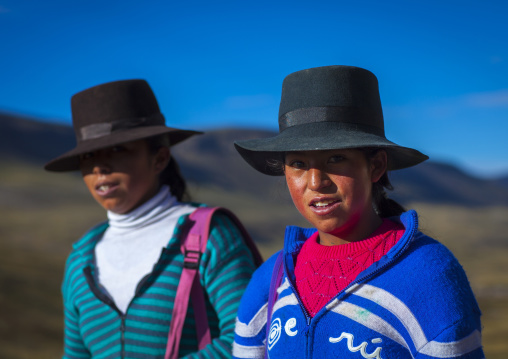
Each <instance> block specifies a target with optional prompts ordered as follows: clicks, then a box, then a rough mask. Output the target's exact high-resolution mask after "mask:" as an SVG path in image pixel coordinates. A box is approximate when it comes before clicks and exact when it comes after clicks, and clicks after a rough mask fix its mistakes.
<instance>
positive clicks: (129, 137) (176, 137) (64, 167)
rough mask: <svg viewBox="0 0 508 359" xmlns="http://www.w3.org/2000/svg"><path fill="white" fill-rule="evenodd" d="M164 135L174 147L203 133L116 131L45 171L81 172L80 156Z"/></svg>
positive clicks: (80, 147) (159, 129)
mask: <svg viewBox="0 0 508 359" xmlns="http://www.w3.org/2000/svg"><path fill="white" fill-rule="evenodd" d="M163 134H168V137H169V143H170V145H171V146H173V145H176V144H177V143H179V142H182V141H184V140H186V139H188V138H189V137H191V136H193V135H198V134H202V132H199V131H191V130H180V129H176V128H171V127H167V126H146V127H137V128H135V129H127V130H122V131H115V132H113V133H111V134H109V135H107V136H104V137H99V138H94V139H92V140H87V141H82V142H80V143H78V145H77V146H76V147H75V148H74V149H72V150H70V151H68V152H66V153H64V154H62V155H60V156H59V157H57V158H55V159H53V160H51V161H49V162H48V163H46V165H45V166H44V169H46V170H47V171H53V172H68V171H76V170H79V156H80V155H82V154H84V153H87V152H91V151H96V150H99V149H101V148H106V147H111V146H115V145H118V144H121V143H125V142H130V141H136V140H141V139H145V138H149V137H153V136H157V135H163Z"/></svg>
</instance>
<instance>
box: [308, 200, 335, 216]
mask: <svg viewBox="0 0 508 359" xmlns="http://www.w3.org/2000/svg"><path fill="white" fill-rule="evenodd" d="M340 203H341V201H340V200H338V199H317V200H313V201H312V202H311V203H310V205H309V207H310V208H311V210H312V211H313V212H314V213H316V214H318V215H322V216H324V215H328V214H330V213H331V212H333V211H334V210H335V209H336V208H337V207H338V206H340Z"/></svg>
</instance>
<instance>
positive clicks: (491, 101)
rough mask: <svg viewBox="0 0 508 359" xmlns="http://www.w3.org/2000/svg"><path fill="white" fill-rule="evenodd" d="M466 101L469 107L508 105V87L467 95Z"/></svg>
mask: <svg viewBox="0 0 508 359" xmlns="http://www.w3.org/2000/svg"><path fill="white" fill-rule="evenodd" d="M464 103H465V105H467V106H469V107H482V108H485V107H488V108H494V107H508V89H502V90H498V91H492V92H482V93H476V94H470V95H466V96H465V97H464Z"/></svg>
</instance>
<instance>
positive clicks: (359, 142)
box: [235, 122, 429, 176]
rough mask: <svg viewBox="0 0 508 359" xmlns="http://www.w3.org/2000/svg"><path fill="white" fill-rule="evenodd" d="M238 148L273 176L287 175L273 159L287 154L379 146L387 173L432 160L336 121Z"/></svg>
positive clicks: (238, 143) (289, 130)
mask: <svg viewBox="0 0 508 359" xmlns="http://www.w3.org/2000/svg"><path fill="white" fill-rule="evenodd" d="M235 147H236V149H237V151H238V152H239V153H240V155H241V156H242V157H243V158H244V160H245V161H246V162H247V163H248V164H250V165H251V166H252V167H254V168H255V169H256V170H258V171H259V172H261V173H264V174H267V175H270V176H281V175H283V174H284V172H283V171H282V168H281V167H280V166H273V165H272V163H273V160H276V161H283V160H284V153H285V152H294V151H319V150H333V149H354V148H365V147H376V148H381V149H384V150H385V151H386V152H387V154H388V168H387V169H388V170H398V169H402V168H407V167H411V166H414V165H417V164H418V163H420V162H423V161H425V160H427V159H428V158H429V157H428V156H426V155H424V154H423V153H421V152H419V151H418V150H415V149H412V148H408V147H402V146H399V145H397V144H395V143H393V142H391V141H389V140H387V139H386V138H385V137H382V136H379V135H376V134H372V133H367V132H365V131H363V130H361V131H355V130H354V129H353V128H351V127H350V126H346V127H344V126H342V125H341V124H340V123H337V122H318V123H309V124H303V125H298V126H292V127H288V128H287V129H285V130H284V131H282V132H281V133H279V134H278V135H277V136H274V137H269V138H262V139H251V140H243V141H236V142H235Z"/></svg>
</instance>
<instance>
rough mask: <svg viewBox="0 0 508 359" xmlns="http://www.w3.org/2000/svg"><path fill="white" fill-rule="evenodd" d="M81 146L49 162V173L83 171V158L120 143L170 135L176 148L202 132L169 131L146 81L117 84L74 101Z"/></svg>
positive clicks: (87, 92)
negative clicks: (82, 155) (81, 164)
mask: <svg viewBox="0 0 508 359" xmlns="http://www.w3.org/2000/svg"><path fill="white" fill-rule="evenodd" d="M71 109H72V125H73V127H74V132H75V134H76V141H77V146H76V147H75V148H74V149H72V150H70V151H68V152H66V153H64V154H63V155H61V156H59V157H57V158H55V159H53V160H52V161H50V162H48V163H47V164H46V165H45V166H44V168H45V169H46V170H48V171H55V172H64V171H74V170H78V169H79V155H81V154H84V153H87V152H91V151H95V150H98V149H101V148H106V147H110V146H114V145H118V144H120V143H125V142H129V141H135V140H140V139H143V138H148V137H152V136H157V135H162V134H167V135H168V137H169V143H170V144H171V145H175V144H177V143H178V142H181V141H183V140H186V139H187V138H189V137H190V136H192V135H195V134H200V133H201V132H197V131H190V130H180V129H176V128H171V127H167V126H166V125H165V120H164V116H163V115H162V113H161V112H160V110H159V105H158V104H157V99H156V98H155V95H154V94H153V91H152V89H151V88H150V86H149V85H148V83H147V82H146V81H145V80H123V81H114V82H108V83H105V84H101V85H98V86H94V87H91V88H89V89H86V90H84V91H81V92H78V93H77V94H75V95H74V96H72V98H71Z"/></svg>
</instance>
